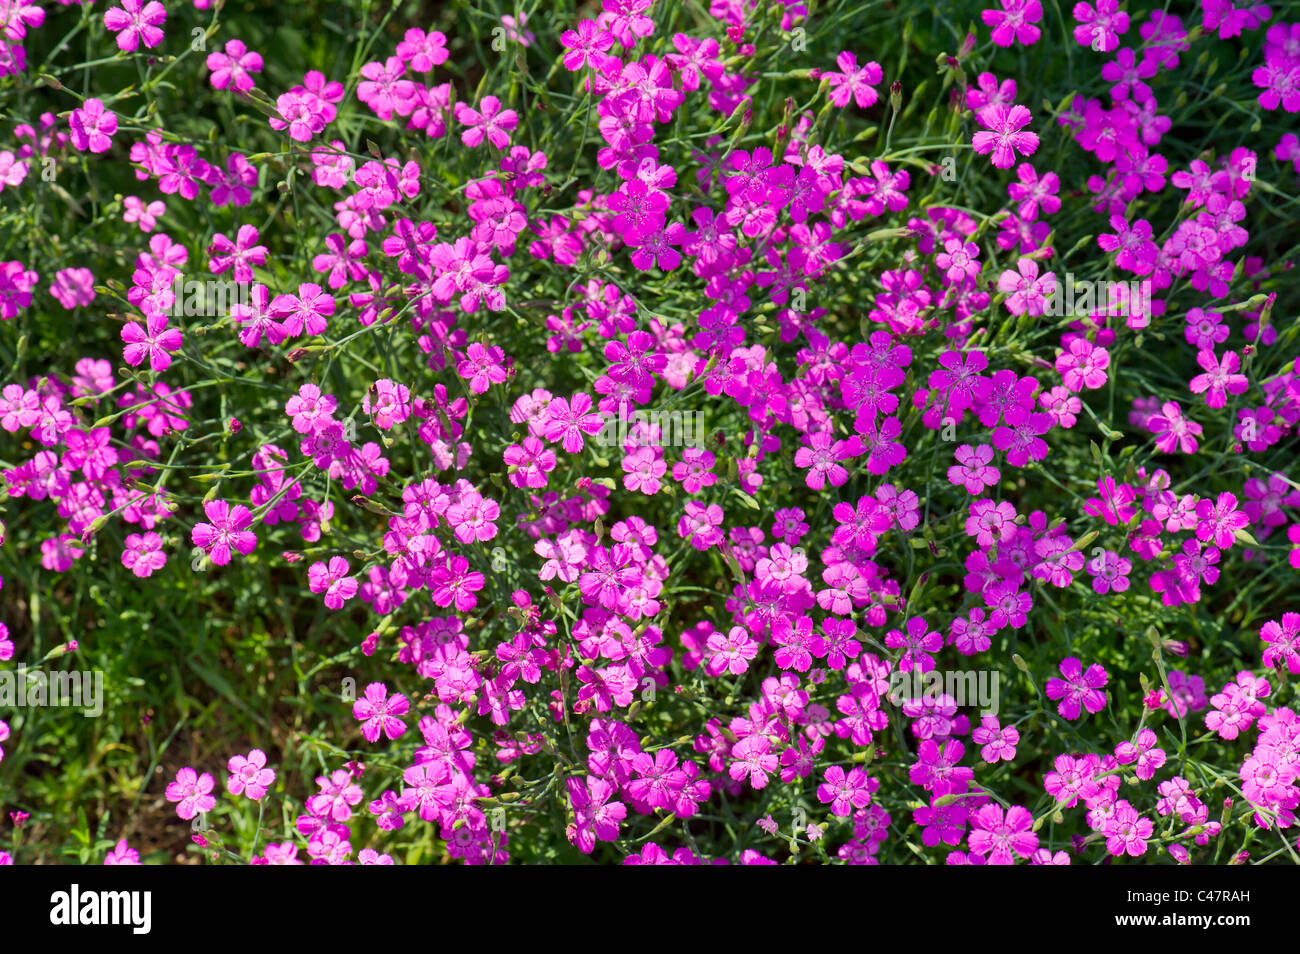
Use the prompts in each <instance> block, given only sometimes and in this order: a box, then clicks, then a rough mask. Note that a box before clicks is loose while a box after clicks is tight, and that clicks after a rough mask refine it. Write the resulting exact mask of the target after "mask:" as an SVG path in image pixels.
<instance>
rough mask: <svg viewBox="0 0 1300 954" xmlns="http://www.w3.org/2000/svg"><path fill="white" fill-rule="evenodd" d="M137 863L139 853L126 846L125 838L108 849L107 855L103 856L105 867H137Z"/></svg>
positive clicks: (138, 861)
mask: <svg viewBox="0 0 1300 954" xmlns="http://www.w3.org/2000/svg"><path fill="white" fill-rule="evenodd" d="M139 863H140V852H138V851H136V850H135V849H134V848H132V847H131V846H130V845H128V844H127V843H126V839H125V838H123V839H122V840H121V841H119V842H118V843H117V844H116V845H114V846H113V847H112V848H110V849H109V850H108V854H107V855H105V856H104V864H106V865H138V864H139Z"/></svg>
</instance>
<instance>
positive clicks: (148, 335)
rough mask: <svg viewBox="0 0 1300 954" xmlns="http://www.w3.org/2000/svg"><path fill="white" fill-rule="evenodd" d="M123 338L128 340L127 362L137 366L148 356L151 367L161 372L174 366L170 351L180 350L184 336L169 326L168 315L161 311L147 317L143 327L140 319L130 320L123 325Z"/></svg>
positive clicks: (123, 350)
mask: <svg viewBox="0 0 1300 954" xmlns="http://www.w3.org/2000/svg"><path fill="white" fill-rule="evenodd" d="M122 340H123V341H124V342H126V347H125V348H123V349H122V358H123V360H125V361H126V363H127V364H129V365H131V366H132V367H135V366H137V365H139V364H141V363H142V362H143V361H144V359H145V358H148V359H149V368H150V369H151V370H153V371H156V372H161V371H166V370H167V369H168V368H170V367H171V366H172V358H171V355H170V354H168V352H170V351H178V350H180V347H181V343H182V336H181V333H180V332H179V331H178V330H176V329H175V328H169V327H167V316H166V315H164V314H162V313H161V312H159V313H155V314H152V315H149V316H148V317H146V318H145V326H144V327H143V328H142V327H140V323H139V322H138V321H128V322H127V323H126V324H125V325H123V326H122Z"/></svg>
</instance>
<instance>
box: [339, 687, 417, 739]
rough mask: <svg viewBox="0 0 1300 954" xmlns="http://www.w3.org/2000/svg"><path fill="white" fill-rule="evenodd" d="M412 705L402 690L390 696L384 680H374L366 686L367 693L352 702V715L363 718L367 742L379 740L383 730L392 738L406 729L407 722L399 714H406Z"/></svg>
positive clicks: (362, 730)
mask: <svg viewBox="0 0 1300 954" xmlns="http://www.w3.org/2000/svg"><path fill="white" fill-rule="evenodd" d="M410 707H411V703H410V702H409V700H407V698H406V696H404V695H402V694H401V693H400V692H398V693H394V694H393V695H392V696H391V697H390V696H389V695H388V688H387V687H386V686H385V685H384V684H383V683H382V682H372V683H371V684H370V685H368V686H366V692H365V695H363V696H362V697H361V698H360V699H358V700H357V701H356V702H354V703H353V704H352V717H353V718H354V719H361V720H362V726H361V734H362V735H363V736H365V739H366V741H367V742H375V741H377V740H378V739H379V734H380V733H381V732H382V733H383V734H384V735H385V736H386V737H388V738H389V739H390V740H391V739H396V738H397V737H398V736H400V735H401V734H402V733H403V732H405V731H406V723H405V722H403V721H402V720H401V719H400V718H399V716H404V715H406V713H407V710H408V709H410Z"/></svg>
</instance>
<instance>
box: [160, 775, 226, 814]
mask: <svg viewBox="0 0 1300 954" xmlns="http://www.w3.org/2000/svg"><path fill="white" fill-rule="evenodd" d="M215 784H216V780H215V779H213V777H212V776H211V775H209V774H208V773H207V772H204V773H203V774H202V775H200V774H199V773H198V772H196V771H195V770H194V769H192V768H190V767H189V766H186V767H185V768H183V769H181V770H180V771H178V772H177V773H176V780H175V781H173V782H171V783H169V784H168V786H167V791H166V793H165V794H166V796H167V801H169V802H176V803H178V804H177V805H176V814H177V815H179V816H180V817H181V818H184V819H185V820H186V821H189V820H190V819H191V818H193V817H194V816H195V815H197V814H199V813H200V812H208V811H211V810H212V807H213V806H214V805H216V804H217V800H216V798H215V797H213V796H212V795H210V794H209V793H210V792H211V791H212V788H213V786H214V785H215Z"/></svg>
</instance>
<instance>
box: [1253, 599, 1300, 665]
mask: <svg viewBox="0 0 1300 954" xmlns="http://www.w3.org/2000/svg"><path fill="white" fill-rule="evenodd" d="M1259 638H1260V639H1262V640H1263V641H1264V643H1265V647H1264V654H1263V656H1262V657H1261V661H1262V662H1263V663H1264V665H1265V666H1272V667H1276V666H1281V665H1282V663H1283V662H1285V663H1286V666H1287V668H1288V669H1290V670H1291V674H1292V675H1300V613H1283V614H1282V621H1281V622H1280V623H1279V622H1278V621H1277V620H1272V619H1271V620H1269V621H1268V622H1266V623H1265V624H1264V625H1263V626H1261V627H1260V629H1259Z"/></svg>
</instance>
